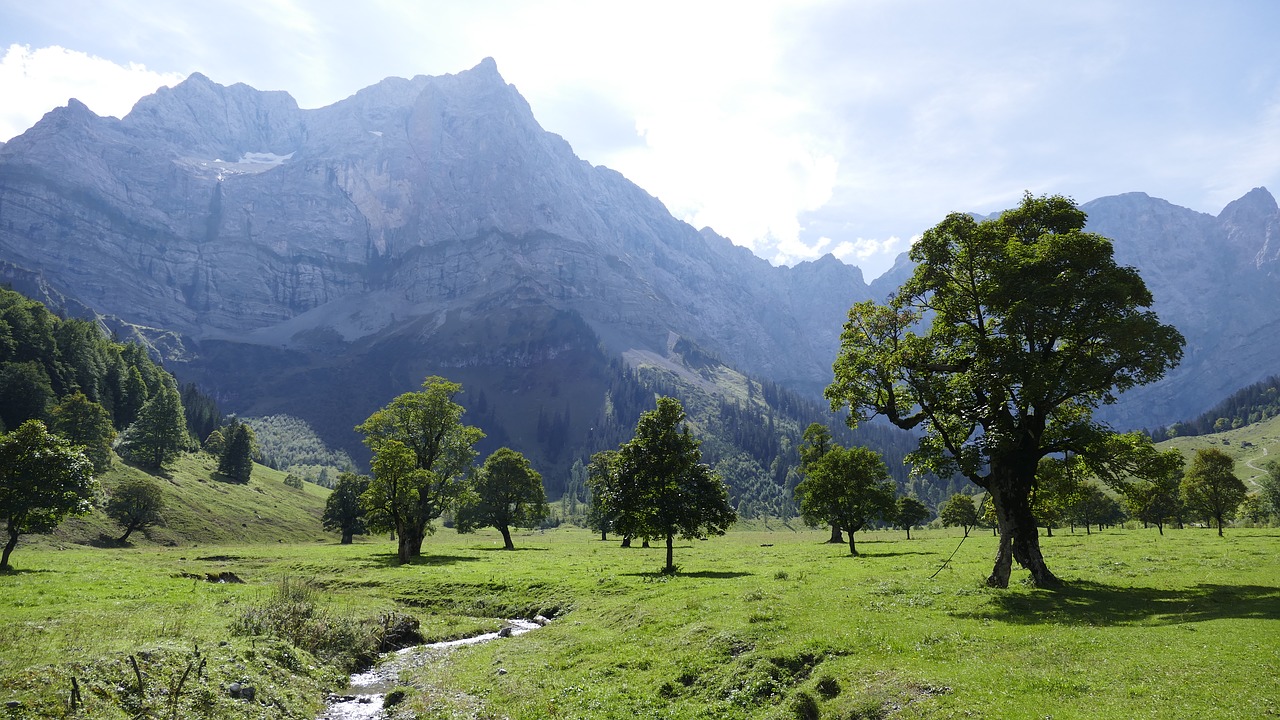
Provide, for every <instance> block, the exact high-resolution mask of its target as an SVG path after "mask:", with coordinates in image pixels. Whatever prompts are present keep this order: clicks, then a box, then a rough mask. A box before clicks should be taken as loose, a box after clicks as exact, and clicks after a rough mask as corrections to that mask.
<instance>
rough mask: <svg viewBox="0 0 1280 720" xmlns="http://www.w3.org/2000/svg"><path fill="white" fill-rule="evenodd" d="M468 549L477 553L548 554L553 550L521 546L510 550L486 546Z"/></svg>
mask: <svg viewBox="0 0 1280 720" xmlns="http://www.w3.org/2000/svg"><path fill="white" fill-rule="evenodd" d="M468 549H469V550H475V551H476V552H546V551H548V550H550V549H551V548H540V547H520V546H519V545H517V546H515V547H513V548H511V549H510V550H508V549H506V548H504V547H489V546H485V547H472V548H468Z"/></svg>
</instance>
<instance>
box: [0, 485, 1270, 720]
mask: <svg viewBox="0 0 1280 720" xmlns="http://www.w3.org/2000/svg"><path fill="white" fill-rule="evenodd" d="M255 477H256V476H255ZM255 482H259V481H258V480H255ZM282 502H283V501H282ZM825 537H826V534H825V532H821V531H814V530H807V529H800V528H796V529H789V528H787V527H783V526H779V525H777V524H776V523H771V528H770V529H766V528H764V527H758V528H757V529H737V530H734V531H731V532H730V533H729V534H728V535H727V536H725V537H720V538H713V539H711V540H708V541H692V542H681V543H679V544H678V545H677V547H676V563H677V564H678V565H679V567H680V571H679V573H677V574H675V575H673V576H667V575H662V574H660V573H659V572H657V571H658V570H659V569H660V568H661V566H662V564H663V561H664V550H663V548H661V547H654V548H652V549H645V548H640V547H634V548H630V549H624V548H621V547H619V544H618V543H617V542H616V540H615V539H613V538H611V539H610V540H609V541H607V542H604V541H601V540H600V539H599V537H598V536H597V535H593V534H592V533H590V532H589V531H586V530H581V529H577V528H568V527H564V528H560V529H557V530H549V531H546V532H526V533H519V534H517V535H516V537H515V543H516V547H517V549H516V550H515V551H503V550H501V549H500V548H501V539H500V537H499V536H498V535H497V534H496V533H492V532H487V533H479V534H475V535H458V534H456V533H454V532H453V531H452V530H444V529H442V530H441V531H439V532H438V533H437V534H436V535H434V536H432V537H430V538H428V540H427V544H426V545H425V546H424V556H423V557H422V558H421V559H420V560H418V561H416V562H413V563H411V564H407V565H397V564H396V563H395V562H394V560H395V546H394V544H392V543H390V542H388V541H387V540H386V539H383V538H379V539H376V540H366V541H365V542H357V543H356V544H353V545H349V546H341V545H338V544H336V542H334V541H333V540H332V539H331V538H328V537H324V538H323V539H321V540H313V541H311V542H305V543H303V542H267V543H263V542H259V543H256V544H227V543H222V544H216V545H201V546H197V547H192V546H189V545H188V546H179V547H166V546H162V545H141V546H137V547H131V548H109V547H101V548H99V547H86V546H82V545H74V544H70V543H56V542H55V543H50V542H42V543H33V544H30V545H24V546H23V547H20V548H19V551H17V552H15V554H14V556H13V562H14V565H15V566H16V567H17V571H16V572H14V573H11V574H6V575H3V576H0V712H7V713H8V715H7V716H6V717H17V718H23V717H102V718H134V717H151V718H170V717H225V718H249V717H254V718H257V717H261V718H282V717H296V718H314V717H315V716H316V714H317V713H318V712H319V711H320V710H321V704H322V701H323V698H324V696H325V694H326V693H327V692H329V691H341V690H342V689H343V688H344V686H345V682H344V679H343V678H344V676H343V673H342V672H341V669H340V668H338V667H337V666H335V664H333V663H327V662H325V660H324V657H323V656H320V657H318V656H317V655H315V654H312V653H310V652H308V651H307V650H305V649H302V648H299V647H296V646H295V645H293V644H291V643H290V642H287V641H285V640H282V639H280V638H279V637H276V636H273V635H272V634H270V633H253V632H246V631H245V629H244V626H245V624H244V622H243V618H245V617H246V616H247V615H251V614H252V612H253V611H254V610H255V609H260V608H262V607H264V606H266V605H268V604H270V603H271V601H272V598H278V597H280V596H281V590H280V588H281V586H282V582H287V583H289V584H291V585H293V586H295V587H296V586H298V585H305V586H306V587H308V588H309V589H310V591H311V592H312V596H313V597H314V599H315V600H316V603H315V607H310V606H307V608H306V609H305V612H306V613H310V614H311V615H312V616H313V617H316V618H319V619H321V620H323V621H324V622H325V623H333V622H336V619H341V618H346V619H349V620H351V619H353V620H355V621H360V620H366V621H367V620H368V619H370V618H377V617H378V616H379V615H381V614H385V613H389V612H392V611H396V612H400V613H405V614H409V615H412V616H414V617H416V618H417V619H418V620H419V621H420V622H421V631H422V634H423V635H424V637H425V638H426V639H428V640H437V639H447V638H454V637H460V636H465V635H470V634H476V633H479V632H484V631H490V630H493V629H495V628H497V627H499V626H500V625H501V624H502V621H503V619H504V618H508V617H515V616H532V615H535V614H539V613H541V614H544V615H547V616H550V617H552V618H553V621H552V622H551V623H550V624H548V625H547V626H546V627H544V628H541V629H538V630H535V631H533V632H530V633H528V634H525V635H522V636H519V637H516V638H510V639H501V640H497V641H494V642H491V643H487V644H483V645H479V646H474V647H467V648H459V649H454V650H450V651H447V652H444V651H433V652H428V653H425V654H424V655H423V657H422V658H420V659H419V661H418V662H416V663H415V664H414V665H415V669H413V670H409V671H406V672H405V673H404V674H403V675H402V676H401V678H400V681H401V683H402V690H403V691H404V693H405V700H404V702H402V703H400V704H399V705H397V706H396V707H395V708H394V710H393V712H394V713H395V715H394V716H395V717H405V718H407V717H421V718H455V717H474V718H512V719H516V718H528V719H533V718H627V719H629V720H630V719H634V718H800V719H805V718H849V719H852V718H1041V719H1043V718H1054V719H1055V720H1062V719H1064V718H1121V717H1123V718H1185V717H1215V718H1261V717H1272V716H1276V715H1278V714H1280V553H1278V552H1277V551H1278V550H1280V530H1276V529H1236V528H1232V529H1229V530H1228V532H1227V537H1226V538H1222V539H1220V538H1218V537H1216V535H1215V534H1214V533H1213V532H1212V531H1210V530H1204V529H1194V528H1188V529H1185V530H1177V529H1166V533H1165V535H1164V536H1163V537H1162V536H1160V535H1158V534H1157V533H1156V531H1155V530H1154V529H1151V530H1144V529H1140V528H1131V529H1114V530H1112V529H1109V530H1107V531H1105V532H1096V531H1095V532H1093V533H1092V534H1085V533H1084V532H1083V531H1077V532H1075V533H1072V532H1070V531H1067V530H1060V531H1058V532H1055V533H1054V536H1053V537H1052V538H1042V542H1043V543H1044V550H1045V555H1046V558H1047V559H1048V562H1049V563H1050V567H1051V568H1052V569H1053V570H1054V571H1055V572H1056V573H1057V574H1058V575H1059V576H1060V577H1062V578H1063V579H1064V580H1066V581H1067V586H1066V588H1065V589H1062V590H1057V591H1046V590H1039V589H1033V588H1030V587H1026V586H1022V585H1020V584H1018V583H1017V582H1016V579H1017V577H1018V575H1017V571H1015V583H1014V584H1013V586H1012V587H1011V588H1010V589H1008V590H994V589H989V588H986V587H984V586H983V584H982V580H983V578H985V577H986V574H987V573H988V572H989V571H990V561H991V557H992V554H993V552H994V538H993V537H992V536H991V534H990V531H982V530H978V531H975V532H974V533H973V534H971V535H970V537H969V538H967V539H966V540H964V541H963V543H961V537H960V533H959V532H958V531H952V530H923V531H918V532H916V533H913V534H912V539H911V540H910V541H908V540H906V539H905V536H904V534H903V533H901V532H898V531H893V532H890V531H876V532H869V533H859V534H858V547H859V550H860V552H862V553H863V555H862V556H861V557H856V558H855V557H850V556H849V555H848V548H847V546H843V545H828V544H824V543H823V540H824V539H825ZM957 548H958V549H957ZM953 553H954V557H953V558H952V559H951V560H950V562H949V563H946V564H945V566H944V562H945V561H947V559H948V558H949V557H951V556H952V554H953ZM228 572H230V573H233V574H234V575H235V576H236V577H238V578H240V579H242V580H244V583H212V582H208V578H209V576H210V575H213V576H214V577H215V578H216V577H220V576H222V574H224V573H228ZM135 665H136V668H137V669H136V670H135ZM73 677H74V678H75V679H76V681H75V685H74V686H73V684H72V678H73ZM237 681H238V682H245V683H250V684H253V685H254V686H255V687H256V689H257V694H256V697H255V699H254V700H253V701H245V700H239V699H232V698H230V697H229V696H228V694H227V692H226V687H227V685H228V684H229V683H231V682H237ZM75 689H78V691H79V694H78V696H77V697H76V698H75V701H73V698H72V693H73V690H75ZM3 703H8V705H3ZM73 704H74V705H75V707H76V709H75V711H74V712H73V711H72V710H71V709H70V708H71V706H72V705H73Z"/></svg>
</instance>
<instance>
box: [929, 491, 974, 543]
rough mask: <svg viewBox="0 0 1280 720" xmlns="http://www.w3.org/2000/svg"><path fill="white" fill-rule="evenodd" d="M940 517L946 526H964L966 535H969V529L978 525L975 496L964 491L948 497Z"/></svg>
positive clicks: (939, 514)
mask: <svg viewBox="0 0 1280 720" xmlns="http://www.w3.org/2000/svg"><path fill="white" fill-rule="evenodd" d="M938 517H939V518H941V519H942V524H943V526H944V527H960V528H963V529H964V536H965V537H969V531H970V530H972V529H973V528H975V527H977V525H978V509H977V508H976V507H975V506H974V504H973V498H971V497H969V496H968V495H965V494H963V493H956V494H955V495H952V496H951V497H949V498H947V501H946V502H945V503H943V504H942V512H940V513H938Z"/></svg>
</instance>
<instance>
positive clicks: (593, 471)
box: [587, 450, 618, 540]
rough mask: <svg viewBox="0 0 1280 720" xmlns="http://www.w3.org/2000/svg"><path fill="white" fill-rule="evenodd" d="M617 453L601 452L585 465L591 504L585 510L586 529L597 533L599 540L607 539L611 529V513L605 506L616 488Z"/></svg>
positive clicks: (612, 451)
mask: <svg viewBox="0 0 1280 720" xmlns="http://www.w3.org/2000/svg"><path fill="white" fill-rule="evenodd" d="M617 479H618V451H617V450H601V451H600V452H598V453H596V454H594V455H592V456H591V462H590V463H588V465H587V488H588V489H589V490H590V491H591V503H590V506H589V507H588V508H587V527H589V528H591V529H592V530H596V531H599V533H600V539H601V540H608V539H609V531H610V530H611V529H612V528H613V511H612V510H611V509H610V508H609V507H608V506H607V505H606V504H605V502H606V500H607V499H608V498H609V497H610V493H611V492H612V490H611V489H612V488H616V487H617Z"/></svg>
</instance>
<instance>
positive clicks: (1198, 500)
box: [938, 448, 1280, 535]
mask: <svg viewBox="0 0 1280 720" xmlns="http://www.w3.org/2000/svg"><path fill="white" fill-rule="evenodd" d="M1158 463H1160V464H1162V466H1163V468H1164V470H1163V471H1162V472H1152V473H1151V474H1150V475H1149V476H1148V477H1145V478H1130V479H1129V480H1128V482H1125V483H1123V484H1119V485H1118V487H1119V499H1117V498H1116V497H1115V496H1113V495H1110V494H1108V493H1106V492H1105V491H1104V490H1103V488H1102V487H1100V486H1099V485H1098V484H1097V483H1095V482H1092V481H1091V480H1090V479H1087V478H1084V477H1081V476H1079V475H1078V474H1076V472H1074V470H1075V469H1073V468H1072V466H1071V465H1072V464H1071V463H1070V462H1062V461H1053V462H1049V461H1042V462H1041V468H1040V469H1041V472H1040V475H1039V477H1038V480H1037V486H1036V488H1035V492H1034V499H1033V500H1032V512H1033V513H1034V515H1035V517H1036V521H1037V522H1038V523H1039V524H1040V526H1041V527H1044V528H1045V529H1046V530H1047V531H1048V534H1049V535H1052V534H1053V530H1054V528H1057V527H1060V526H1061V525H1063V524H1064V523H1070V524H1071V525H1072V526H1073V527H1074V526H1076V525H1079V526H1083V527H1085V528H1086V529H1087V528H1089V527H1090V526H1091V525H1097V526H1099V528H1101V526H1103V525H1114V524H1118V523H1120V522H1122V521H1124V520H1125V519H1127V518H1133V519H1135V520H1138V521H1140V522H1142V523H1143V524H1144V525H1155V526H1156V528H1157V530H1158V531H1159V532H1160V534H1161V535H1163V534H1164V527H1165V525H1166V524H1169V523H1176V524H1177V525H1179V526H1180V527H1181V526H1184V525H1186V524H1187V523H1188V522H1191V521H1192V520H1195V521H1198V522H1203V523H1204V524H1206V525H1213V526H1216V528H1217V530H1218V535H1222V534H1223V527H1224V525H1225V524H1226V522H1227V521H1229V520H1231V519H1233V518H1235V517H1237V516H1239V515H1241V514H1243V515H1244V516H1245V517H1246V519H1248V520H1250V521H1251V522H1264V521H1266V520H1267V519H1268V518H1269V517H1275V518H1278V519H1280V462H1276V461H1272V462H1270V463H1268V464H1267V467H1266V470H1267V473H1266V475H1264V476H1263V477H1262V478H1260V479H1259V480H1258V485H1259V487H1260V492H1258V493H1256V494H1253V495H1250V494H1249V493H1248V489H1247V487H1246V486H1245V484H1244V482H1243V481H1242V480H1241V479H1240V478H1239V477H1238V476H1237V475H1236V474H1235V472H1234V471H1233V465H1234V461H1233V460H1232V459H1231V457H1230V456H1229V455H1227V454H1226V453H1224V452H1222V451H1221V450H1218V449H1216V448H1208V449H1201V450H1197V451H1196V454H1195V456H1194V457H1193V458H1192V460H1191V463H1190V466H1189V467H1187V468H1186V471H1185V472H1184V471H1183V460H1182V457H1181V454H1180V453H1178V452H1177V451H1169V452H1166V453H1163V454H1162V457H1161V458H1160V459H1159V460H1158ZM974 502H975V500H974V498H973V497H971V496H969V495H964V494H956V495H953V496H952V497H951V498H950V499H948V500H947V502H946V503H944V504H943V506H942V507H941V509H940V511H939V514H938V515H939V518H940V520H941V521H942V524H943V525H944V526H948V527H962V528H964V530H965V534H966V535H968V532H969V530H970V529H972V528H973V527H975V526H977V525H984V526H986V527H990V528H993V529H995V528H998V519H997V517H996V515H995V513H994V512H993V508H992V507H991V505H990V504H989V503H986V502H984V503H983V508H984V511H983V512H979V511H978V510H977V508H976V507H975V505H974Z"/></svg>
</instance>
